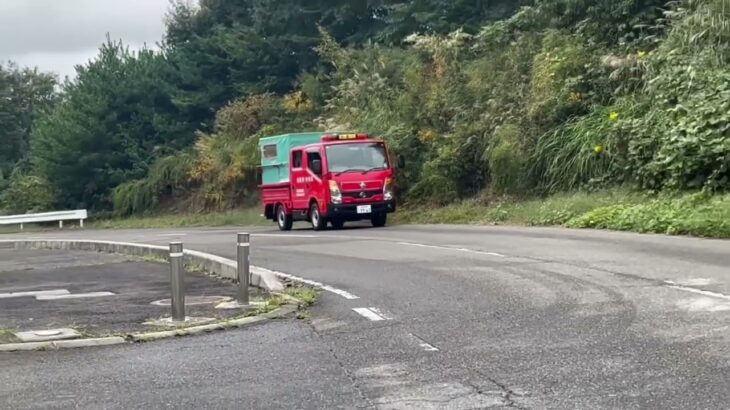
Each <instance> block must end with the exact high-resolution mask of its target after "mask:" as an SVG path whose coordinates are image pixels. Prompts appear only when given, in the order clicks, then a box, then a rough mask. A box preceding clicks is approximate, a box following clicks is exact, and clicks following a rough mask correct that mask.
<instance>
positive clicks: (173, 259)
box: [170, 242, 185, 322]
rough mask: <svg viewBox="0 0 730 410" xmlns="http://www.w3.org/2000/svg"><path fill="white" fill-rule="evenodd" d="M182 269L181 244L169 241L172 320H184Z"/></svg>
mask: <svg viewBox="0 0 730 410" xmlns="http://www.w3.org/2000/svg"><path fill="white" fill-rule="evenodd" d="M184 274H185V272H184V270H183V244H182V242H171V243H170V287H171V289H172V298H171V301H172V303H171V305H172V320H173V321H175V322H184V321H185V277H184Z"/></svg>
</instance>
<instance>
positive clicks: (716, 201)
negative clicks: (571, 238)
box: [393, 190, 730, 238]
mask: <svg viewBox="0 0 730 410" xmlns="http://www.w3.org/2000/svg"><path fill="white" fill-rule="evenodd" d="M393 222H394V223H430V224H444V223H449V224H493V225H497V224H506V225H527V226H566V227H571V228H595V229H611V230H621V231H633V232H642V233H662V234H669V235H693V236H700V237H708V238H730V195H728V194H726V195H714V196H713V195H707V194H702V193H692V194H678V195H660V196H649V195H647V194H643V193H637V192H632V191H625V190H611V191H603V192H596V193H572V194H560V195H555V196H551V197H548V198H544V199H533V200H527V201H508V200H501V201H493V202H491V203H486V204H485V203H484V202H480V201H477V200H470V201H464V202H461V203H458V204H455V205H451V206H447V207H443V208H435V209H427V208H411V209H403V210H401V211H399V212H398V213H396V214H395V215H394V218H393Z"/></svg>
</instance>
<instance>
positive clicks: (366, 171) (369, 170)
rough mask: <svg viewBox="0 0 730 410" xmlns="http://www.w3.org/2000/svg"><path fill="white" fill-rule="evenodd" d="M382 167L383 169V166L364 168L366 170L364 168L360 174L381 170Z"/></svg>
mask: <svg viewBox="0 0 730 410" xmlns="http://www.w3.org/2000/svg"><path fill="white" fill-rule="evenodd" d="M384 169H385V168H383V167H375V168H370V169H366V170H364V171H363V172H362V174H363V175H365V174H367V173H368V172H372V171H382V170H384Z"/></svg>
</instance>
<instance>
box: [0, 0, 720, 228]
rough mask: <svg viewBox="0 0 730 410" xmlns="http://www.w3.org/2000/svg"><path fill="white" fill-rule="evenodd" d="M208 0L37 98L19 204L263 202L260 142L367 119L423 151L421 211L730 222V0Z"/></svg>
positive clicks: (581, 222)
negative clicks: (522, 207)
mask: <svg viewBox="0 0 730 410" xmlns="http://www.w3.org/2000/svg"><path fill="white" fill-rule="evenodd" d="M200 3H201V4H200V6H199V7H193V6H189V5H187V4H186V3H183V2H180V3H176V4H175V5H174V6H173V7H172V9H171V11H170V15H169V16H168V19H167V32H166V35H165V38H164V39H162V43H161V44H162V49H161V51H152V50H144V51H141V52H136V53H133V52H130V51H128V50H127V49H126V48H125V46H124V45H123V44H122V43H120V42H113V41H109V42H107V43H106V44H104V45H103V46H102V47H101V49H100V51H99V55H98V57H97V59H96V60H95V61H93V62H90V63H88V64H86V65H84V66H82V67H81V68H80V69H79V72H78V76H77V78H76V79H75V80H73V81H71V82H67V83H65V84H64V85H63V86H62V91H61V92H60V95H54V96H50V97H48V96H46V95H45V94H43V93H40V94H39V93H36V94H34V95H35V97H34V98H40V99H43V101H49V102H48V104H45V105H38V107H40V108H38V109H35V108H34V111H33V112H32V113H30V114H29V116H30V117H29V118H32V119H33V121H32V126H30V125H29V126H27V127H26V128H25V129H26V131H27V132H26V133H25V134H23V136H22V137H19V138H21V140H22V141H23V142H22V144H16V145H17V146H18V147H22V148H13V149H14V151H13V156H12V158H9V159H8V158H7V157H8V155H1V156H0V161H3V162H2V163H0V171H3V170H4V171H3V172H4V173H3V174H2V175H3V176H4V177H5V178H4V179H0V181H1V182H0V184H2V185H0V189H3V188H4V191H3V194H2V196H1V198H2V204H3V207H4V208H6V209H8V210H13V209H21V208H28V209H30V208H43V207H48V208H51V207H56V208H58V207H87V208H91V209H93V210H94V211H95V212H96V213H97V214H99V213H101V214H106V215H109V216H112V215H115V216H118V217H122V216H130V215H139V214H145V213H150V212H159V211H168V212H169V211H177V212H202V211H222V210H227V209H232V208H236V207H241V206H246V205H249V204H253V203H254V202H255V200H256V173H255V167H256V165H257V164H258V152H257V150H256V144H257V141H258V138H260V137H262V136H266V135H271V134H275V133H281V132H294V131H305V130H311V129H324V130H339V129H348V130H362V131H367V132H370V133H373V134H377V135H380V136H383V137H384V138H385V139H387V140H388V142H389V143H390V145H391V147H392V148H393V149H394V150H395V151H396V152H397V153H400V154H403V155H404V156H405V157H406V158H407V163H406V166H405V168H403V169H401V170H400V174H399V183H400V190H401V191H400V193H399V195H400V197H401V200H402V201H405V203H407V204H408V207H409V208H411V209H418V210H419V212H418V215H420V216H419V218H417V219H418V220H419V221H420V220H423V218H424V215H430V218H431V219H430V220H429V222H431V221H438V220H439V218H445V219H446V220H449V218H448V217H447V216H446V215H447V214H448V213H446V214H439V212H440V211H435V212H433V211H430V210H433V209H434V208H435V207H440V206H449V207H447V208H446V209H452V210H453V209H458V208H459V207H472V206H477V205H478V204H484V203H492V204H493V203H494V202H495V201H494V198H501V199H500V200H498V201H497V202H498V203H512V204H515V203H521V202H522V201H525V200H533V201H538V202H543V201H542V200H541V199H539V198H544V197H549V196H552V195H556V194H557V195H558V197H561V195H562V196H565V195H569V194H566V193H574V192H582V194H576V195H579V196H580V195H589V196H590V193H591V192H603V191H607V192H615V189H616V188H617V187H621V192H623V193H624V194H622V196H621V198H617V199H616V200H615V201H614V202H612V203H603V202H601V206H602V207H603V208H602V209H603V210H602V211H597V209H598V207H595V208H591V209H584V210H582V211H581V212H582V213H575V214H571V215H570V217H565V218H554V219H550V220H545V221H543V224H550V223H554V224H568V225H570V226H577V227H605V228H617V229H634V230H642V229H639V228H637V227H636V226H637V225H640V224H639V223H628V222H621V221H626V220H629V219H631V218H634V219H631V220H639V219H641V218H639V217H635V216H631V215H634V213H636V215H639V214H640V215H645V216H646V217H649V218H650V217H651V216H652V215H653V214H656V213H661V212H663V210H664V209H665V208H666V209H675V208H676V209H678V210H676V212H675V211H672V212H675V213H674V214H671V215H675V217H672V216H671V215H670V216H666V215H668V214H663V215H665V219H667V218H668V219H672V218H674V220H677V218H678V217H679V215H682V218H685V219H687V218H688V216H687V215H689V214H690V213H688V212H687V210H692V209H702V207H703V206H705V207H710V208H711V209H713V211H712V212H710V213H711V214H712V215H713V216H712V217H711V218H709V219H706V220H705V219H703V220H705V224H706V225H708V226H717V224H718V223H720V222H721V220H720V219H713V218H721V216H722V215H727V211H726V209H727V204H728V202H727V200H726V199H723V198H726V197H723V196H722V194H723V193H724V192H726V191H727V190H728V188H729V187H730V168H729V166H730V68H728V67H730V65H728V63H730V61H729V60H730V0H679V1H669V2H667V1H664V0H617V1H610V2H609V1H590V0H525V1H522V2H515V1H512V0H495V1H489V2H486V1H480V0H457V1H445V0H423V1H403V0H379V1H366V0H361V1H344V0H342V1H337V0H330V1H321V0H320V1H306V2H305V1H301V0H286V1H277V2H259V1H253V0H202V1H201V2H200ZM15 70H16V71H15V74H13V75H16V76H17V75H18V73H17V70H18V69H15ZM5 72H8V71H7V69H6V70H5V71H3V70H1V69H0V73H5ZM10 73H11V74H12V73H13V72H10ZM3 75H4V74H3ZM35 75H36V76H41V74H38V73H35ZM11 77H12V76H11ZM3 78H5V77H3V76H0V90H2V89H3V88H2V87H3V83H2V81H1V80H2V79H3ZM41 79H45V77H41ZM0 103H2V99H0ZM0 121H3V117H2V116H0ZM0 132H4V131H0ZM14 146H15V145H14ZM3 163H4V164H8V163H13V164H16V166H15V171H11V170H10V167H9V166H8V165H3ZM3 167H4V168H3ZM596 195H597V196H596V197H597V198H605V197H606V196H607V195H604V194H600V193H599V194H596ZM608 196H611V195H608ZM635 197H640V198H642V199H641V201H640V202H641V203H638V204H633V203H632V204H626V203H625V202H627V201H628V202H631V199H632V198H635ZM505 198H508V199H505ZM601 201H602V200H601ZM599 202H600V201H599ZM528 203H529V202H528ZM653 203H656V204H659V205H657V206H656V207H653V205H651V204H653ZM635 205H636V206H640V207H641V208H640V209H639V210H636V211H628V210H627V209H628V208H631V209H638V208H635ZM710 208H708V209H710ZM423 210H429V212H424V211H423ZM714 210H718V211H717V212H715V211H714ZM492 211H493V212H498V211H496V210H494V208H490V210H489V211H485V212H487V213H488V212H492ZM576 212H577V211H576ZM586 212H587V213H586ZM591 212H592V213H591ZM632 212H634V213H632ZM708 212H709V211H708ZM414 214H415V213H414ZM448 215H452V217H451V219H459V218H454V217H453V213H452V214H448ZM495 215H497V214H495ZM626 215H629V216H626ZM637 218H638V219H637ZM662 218H664V217H662ZM703 218H704V217H703ZM474 219H479V218H474ZM518 219H519V218H518ZM700 219H702V218H700ZM510 220H511V219H510V218H509V217H503V218H501V220H495V221H493V222H504V221H507V222H509V221H510ZM464 222H476V221H464ZM523 222H524V221H523ZM670 222H671V221H670ZM660 225H661V224H660ZM685 225H686V224H685ZM657 226H659V225H657ZM723 229H725V228H719V232H724V231H723ZM644 230H645V231H652V232H654V231H656V232H668V233H693V234H709V235H712V236H723V234H716V233H708V232H703V230H702V229H696V228H692V229H689V228H687V229H683V228H681V227H679V226H678V225H677V226H675V225H672V224H671V223H669V224H664V225H661V229H660V228H659V227H657V228H655V229H644Z"/></svg>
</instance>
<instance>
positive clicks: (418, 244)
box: [398, 242, 505, 258]
mask: <svg viewBox="0 0 730 410" xmlns="http://www.w3.org/2000/svg"><path fill="white" fill-rule="evenodd" d="M398 245H405V246H416V247H419V248H430V249H442V250H447V251H457V252H467V253H474V254H477V255H489V256H496V257H498V258H504V257H505V256H504V255H502V254H501V253H496V252H484V251H475V250H474V249H467V248H452V247H450V246H437V245H424V244H422V243H412V242H398Z"/></svg>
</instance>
